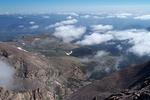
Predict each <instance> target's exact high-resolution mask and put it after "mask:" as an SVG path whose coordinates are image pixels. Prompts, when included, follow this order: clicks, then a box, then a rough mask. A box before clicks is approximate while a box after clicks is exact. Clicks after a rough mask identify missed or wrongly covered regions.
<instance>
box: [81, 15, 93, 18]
mask: <svg viewBox="0 0 150 100" xmlns="http://www.w3.org/2000/svg"><path fill="white" fill-rule="evenodd" d="M81 17H83V18H90V17H91V16H90V15H83V16H81Z"/></svg>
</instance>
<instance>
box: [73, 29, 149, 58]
mask: <svg viewBox="0 0 150 100" xmlns="http://www.w3.org/2000/svg"><path fill="white" fill-rule="evenodd" d="M110 40H121V41H123V40H127V44H130V45H131V47H129V49H128V50H127V52H131V53H134V54H136V55H138V56H145V55H148V56H150V32H149V31H147V30H137V29H130V30H121V31H117V30H110V31H107V32H105V33H104V34H100V33H92V34H90V35H85V36H84V38H83V40H81V41H77V42H76V43H77V44H80V45H94V44H101V43H104V42H108V41H110ZM122 47H123V45H121V44H120V45H117V47H116V48H118V49H119V50H122V49H123V48H122Z"/></svg>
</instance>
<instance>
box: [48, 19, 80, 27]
mask: <svg viewBox="0 0 150 100" xmlns="http://www.w3.org/2000/svg"><path fill="white" fill-rule="evenodd" d="M77 22H78V20H77V19H69V20H64V21H61V22H57V23H55V24H53V25H50V26H48V27H47V28H52V27H58V26H63V25H71V24H75V23H77Z"/></svg>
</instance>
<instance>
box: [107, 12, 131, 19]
mask: <svg viewBox="0 0 150 100" xmlns="http://www.w3.org/2000/svg"><path fill="white" fill-rule="evenodd" d="M132 15H133V14H131V13H119V14H111V15H110V14H109V15H108V16H106V18H120V19H126V18H129V17H131V16H132Z"/></svg>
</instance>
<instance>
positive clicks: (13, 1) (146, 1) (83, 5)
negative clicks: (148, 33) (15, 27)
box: [0, 0, 150, 13]
mask: <svg viewBox="0 0 150 100" xmlns="http://www.w3.org/2000/svg"><path fill="white" fill-rule="evenodd" d="M149 5H150V0H0V12H16V13H17V12H55V11H88V10H99V9H103V8H104V9H105V8H108V9H110V8H118V9H119V7H120V8H124V9H127V8H129V7H131V8H139V7H141V8H146V7H147V8H148V7H149Z"/></svg>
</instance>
